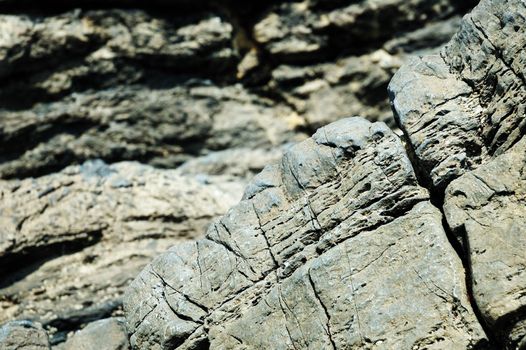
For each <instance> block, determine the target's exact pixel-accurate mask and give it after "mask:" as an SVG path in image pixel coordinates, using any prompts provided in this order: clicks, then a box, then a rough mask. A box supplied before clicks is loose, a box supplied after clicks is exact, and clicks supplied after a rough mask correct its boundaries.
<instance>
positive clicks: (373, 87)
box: [270, 16, 460, 130]
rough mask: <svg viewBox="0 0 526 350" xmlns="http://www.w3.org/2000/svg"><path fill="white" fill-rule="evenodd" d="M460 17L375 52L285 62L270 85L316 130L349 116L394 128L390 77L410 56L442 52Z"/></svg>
mask: <svg viewBox="0 0 526 350" xmlns="http://www.w3.org/2000/svg"><path fill="white" fill-rule="evenodd" d="M459 25H460V19H459V17H458V16H456V17H452V18H448V19H446V20H442V21H438V22H431V23H429V24H428V25H427V26H425V27H423V28H421V29H419V30H415V31H410V32H408V33H404V34H400V36H399V37H396V38H393V39H391V40H388V41H386V42H385V43H383V44H382V42H380V43H378V46H377V47H376V48H372V49H371V51H372V52H370V53H365V54H362V55H355V56H347V57H343V58H338V59H336V60H335V62H328V63H321V64H311V65H307V66H305V65H302V66H299V65H296V66H295V65H280V66H278V67H277V68H276V69H275V70H273V71H272V80H271V82H270V86H271V87H272V88H273V89H275V90H277V91H279V93H280V94H281V95H282V96H283V97H284V98H285V100H286V101H287V102H288V103H289V104H291V105H292V106H293V107H294V110H295V111H296V112H297V113H298V114H299V115H301V116H302V117H303V118H304V119H305V124H306V125H308V126H309V127H310V128H311V129H313V130H315V129H317V128H319V127H322V126H323V125H326V124H329V123H331V122H334V121H336V120H338V119H341V118H344V117H346V116H348V115H360V116H362V117H365V118H367V119H368V120H371V121H384V122H386V123H387V124H388V125H389V126H390V127H395V123H394V119H393V115H392V112H391V107H390V106H389V103H388V98H387V93H386V90H387V86H388V84H389V81H390V80H391V77H392V76H393V75H394V74H395V72H396V71H397V70H398V69H399V68H400V66H401V65H402V64H403V63H404V62H406V61H407V60H408V59H409V57H410V56H409V55H415V54H421V53H432V52H438V51H439V49H440V47H441V46H442V44H444V43H446V42H447V41H448V40H449V39H450V38H451V37H452V36H453V34H455V33H456V31H457V29H458V28H459Z"/></svg>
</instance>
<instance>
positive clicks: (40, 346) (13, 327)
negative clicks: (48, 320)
mask: <svg viewBox="0 0 526 350" xmlns="http://www.w3.org/2000/svg"><path fill="white" fill-rule="evenodd" d="M0 348H1V349H2V350H51V347H50V346H49V340H48V337H47V333H46V331H45V330H44V329H43V328H42V325H40V324H38V323H34V322H31V321H11V322H8V323H5V324H3V325H1V326H0Z"/></svg>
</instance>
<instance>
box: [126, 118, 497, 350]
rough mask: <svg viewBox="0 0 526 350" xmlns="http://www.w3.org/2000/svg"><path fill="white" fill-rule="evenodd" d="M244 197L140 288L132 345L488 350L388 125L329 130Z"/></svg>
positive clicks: (360, 123) (437, 217) (163, 259)
mask: <svg viewBox="0 0 526 350" xmlns="http://www.w3.org/2000/svg"><path fill="white" fill-rule="evenodd" d="M243 198H244V199H243V200H242V201H241V202H240V203H239V204H238V205H237V206H235V207H233V208H232V209H230V211H229V212H228V213H227V214H226V215H225V216H223V217H222V218H221V219H219V220H217V221H215V222H214V223H213V224H212V225H211V226H210V227H209V229H208V232H207V235H206V238H205V239H202V240H198V241H196V242H192V243H186V244H183V245H178V246H175V247H174V248H172V249H171V250H169V251H168V252H166V253H165V254H163V255H161V256H159V257H158V258H156V259H155V260H154V261H153V262H152V263H151V264H150V265H148V266H147V267H146V268H145V269H144V270H143V271H142V272H141V273H140V274H139V276H138V277H137V278H136V279H135V281H134V282H133V283H132V284H131V285H130V288H129V290H128V291H127V294H126V296H125V315H126V318H127V322H128V331H129V332H130V340H131V344H132V346H133V347H134V348H136V349H173V348H178V349H193V348H196V347H199V346H209V347H210V348H211V349H220V348H235V349H238V348H239V349H242V348H246V349H248V348H269V347H270V348H275V349H289V348H313V349H320V348H363V347H371V348H385V349H392V348H414V349H421V348H422V349H423V348H429V347H434V348H458V349H466V348H477V347H479V346H480V347H483V346H484V344H486V342H487V339H486V336H485V334H484V331H483V330H482V328H481V326H480V324H479V323H478V321H477V319H476V317H475V314H474V312H473V310H472V308H471V305H470V304H469V301H468V299H467V291H466V286H465V276H464V270H463V267H462V264H461V262H460V259H459V258H458V256H457V255H456V253H455V251H454V250H453V248H452V247H451V245H450V244H449V242H448V239H447V237H446V234H445V232H444V230H443V228H442V224H441V214H440V212H439V211H438V209H436V208H434V207H433V206H432V205H431V204H430V203H429V201H428V200H429V197H428V193H427V191H426V190H425V189H423V188H421V187H420V186H418V184H417V180H416V177H415V174H414V172H413V168H412V166H411V163H410V161H409V159H408V158H407V156H406V154H405V151H404V147H403V145H402V143H401V142H400V140H399V138H398V137H397V136H396V135H395V134H393V132H392V131H390V130H389V129H388V128H387V127H386V125H385V124H383V123H370V122H368V121H366V120H364V119H361V118H348V119H343V120H340V121H338V122H336V123H333V124H330V125H328V126H326V127H324V128H322V129H319V130H318V131H317V132H316V133H315V134H314V136H313V137H312V138H311V139H308V140H306V141H304V142H302V143H300V144H297V145H295V146H293V147H292V148H291V149H290V150H289V151H287V152H286V153H285V155H284V156H283V159H282V160H281V162H279V163H278V164H276V165H273V166H269V167H267V168H265V170H264V171H263V172H262V173H261V174H259V175H258V176H256V177H255V178H254V180H253V181H252V182H251V183H250V184H249V186H248V187H247V190H246V191H245V194H244V197H243ZM218 262H220V263H218Z"/></svg>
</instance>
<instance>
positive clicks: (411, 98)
mask: <svg viewBox="0 0 526 350" xmlns="http://www.w3.org/2000/svg"><path fill="white" fill-rule="evenodd" d="M525 13H526V4H525V3H524V2H523V1H520V0H514V1H512V0H506V1H487V0H485V1H482V2H481V4H480V5H479V6H477V7H476V8H475V10H474V11H473V12H472V13H471V14H469V15H468V16H467V17H466V18H465V19H464V20H463V22H462V27H461V30H460V31H459V33H458V34H456V35H455V36H454V38H453V39H452V40H451V42H450V43H449V44H448V45H447V46H446V47H445V48H444V49H443V50H442V52H441V55H437V56H425V57H420V58H413V59H412V60H411V61H410V62H409V63H408V64H407V65H405V66H404V67H403V68H402V69H400V71H399V72H398V73H397V74H396V76H395V77H394V78H393V80H392V82H391V84H390V93H391V95H392V96H393V98H392V105H393V109H394V111H395V113H396V118H397V119H398V122H399V124H400V127H401V128H402V130H403V131H404V133H405V134H406V135H407V137H408V139H409V141H410V143H411V147H412V149H413V152H414V153H415V156H416V159H417V160H418V162H419V167H421V168H422V170H423V171H422V173H423V174H424V176H425V177H426V178H428V180H429V182H430V183H431V185H432V186H434V187H437V188H440V189H444V188H445V187H446V186H447V184H448V183H449V181H451V180H452V179H454V178H455V177H458V176H459V175H461V174H463V173H464V172H465V171H467V170H471V169H474V168H476V167H477V166H478V165H480V164H482V163H485V162H486V161H488V160H489V159H491V158H492V157H493V156H495V155H498V154H502V153H504V152H505V151H506V150H507V149H509V148H510V147H511V146H512V145H513V144H514V143H516V142H517V141H518V140H519V139H520V137H521V136H522V135H523V134H524V131H525V125H526V124H525V119H524V113H525V111H524V99H525V98H526V84H525V81H526V80H525V76H524V69H523V68H524V67H525V66H526V61H525V57H524V44H525V43H526V35H525V34H526V26H525V25H524V23H525V22H524V21H525V18H524V14H525ZM489 14H491V15H489Z"/></svg>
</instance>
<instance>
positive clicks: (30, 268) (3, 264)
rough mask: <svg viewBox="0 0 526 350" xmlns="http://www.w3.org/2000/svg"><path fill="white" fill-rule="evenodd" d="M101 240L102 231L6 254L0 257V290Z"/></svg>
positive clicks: (85, 233)
mask: <svg viewBox="0 0 526 350" xmlns="http://www.w3.org/2000/svg"><path fill="white" fill-rule="evenodd" d="M102 238H103V231H102V229H100V230H96V231H92V232H84V233H82V234H77V235H73V236H72V237H71V239H70V240H69V241H62V242H56V243H51V244H46V243H43V244H42V245H39V246H32V247H28V248H25V249H22V250H21V251H19V252H16V253H11V254H9V253H7V254H4V255H3V256H2V257H0V276H2V279H1V280H0V289H3V288H7V287H9V286H10V285H12V284H14V283H16V282H17V281H20V280H22V279H23V278H24V277H26V276H28V275H30V274H31V273H33V272H35V271H37V270H38V269H39V268H40V267H41V266H42V265H43V264H45V263H46V262H48V261H51V260H53V259H56V258H59V257H61V256H64V255H69V254H73V253H76V252H80V251H82V250H83V249H85V248H87V247H90V246H93V245H95V244H97V243H99V242H100V241H101V240H102Z"/></svg>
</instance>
